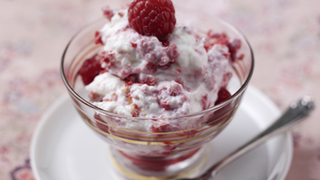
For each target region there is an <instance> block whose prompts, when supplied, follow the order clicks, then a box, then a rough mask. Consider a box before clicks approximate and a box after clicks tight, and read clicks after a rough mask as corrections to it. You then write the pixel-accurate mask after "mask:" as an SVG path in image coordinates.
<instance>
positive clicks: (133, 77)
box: [124, 74, 139, 86]
mask: <svg viewBox="0 0 320 180" xmlns="http://www.w3.org/2000/svg"><path fill="white" fill-rule="evenodd" d="M124 81H125V82H126V86H131V85H132V84H134V83H139V76H138V74H131V75H129V76H128V77H126V78H125V79H124Z"/></svg>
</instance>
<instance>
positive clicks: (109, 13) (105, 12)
mask: <svg viewBox="0 0 320 180" xmlns="http://www.w3.org/2000/svg"><path fill="white" fill-rule="evenodd" d="M102 12H103V16H104V17H106V18H107V19H108V20H109V21H110V20H111V18H112V17H113V16H114V12H113V10H112V9H111V8H110V7H109V6H104V7H103V8H102Z"/></svg>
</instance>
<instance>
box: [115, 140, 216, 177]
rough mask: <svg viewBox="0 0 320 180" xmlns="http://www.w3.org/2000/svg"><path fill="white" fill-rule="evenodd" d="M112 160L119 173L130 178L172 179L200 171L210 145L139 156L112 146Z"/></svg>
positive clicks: (206, 158)
mask: <svg viewBox="0 0 320 180" xmlns="http://www.w3.org/2000/svg"><path fill="white" fill-rule="evenodd" d="M110 152H111V153H110V161H111V163H112V165H113V167H114V169H115V170H116V171H117V173H118V174H119V175H120V176H122V177H124V178H125V179H128V180H129V179H130V180H170V179H175V178H182V177H188V176H190V175H192V174H195V173H196V172H198V171H199V170H200V169H201V168H202V167H204V165H205V164H206V162H207V160H208V157H209V153H210V147H209V146H203V147H201V148H199V149H196V150H193V151H190V152H188V153H184V154H181V153H180V154H176V155H172V157H169V158H168V156H166V157H163V158H162V157H158V158H148V157H137V156H130V155H128V154H125V153H124V152H122V151H119V150H117V149H116V148H112V147H111V151H110Z"/></svg>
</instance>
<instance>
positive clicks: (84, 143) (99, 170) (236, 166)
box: [31, 87, 292, 180]
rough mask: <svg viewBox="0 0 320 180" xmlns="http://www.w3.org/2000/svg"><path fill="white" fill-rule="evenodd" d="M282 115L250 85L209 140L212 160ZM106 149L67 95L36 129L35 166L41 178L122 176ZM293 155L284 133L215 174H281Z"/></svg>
mask: <svg viewBox="0 0 320 180" xmlns="http://www.w3.org/2000/svg"><path fill="white" fill-rule="evenodd" d="M279 115H280V112H279V110H278V109H277V107H276V106H275V105H274V104H273V103H272V102H271V101H270V100H269V99H268V98H267V97H266V96H265V95H264V94H262V93H261V92H260V91H258V90H257V89H255V88H254V87H249V88H248V89H247V92H246V94H245V95H244V97H243V100H242V103H241V105H240V107H239V110H238V111H237V113H236V115H235V119H234V120H233V121H232V122H231V123H230V125H229V126H228V127H227V128H226V129H225V130H224V131H223V132H222V133H221V134H220V135H219V136H218V137H216V139H214V140H213V141H212V142H211V143H210V145H211V146H212V150H213V152H212V153H211V154H210V161H208V162H211V163H213V162H215V161H217V160H218V159H219V157H223V156H225V155H227V154H228V153H230V152H231V151H232V150H234V149H236V148H237V147H239V146H240V145H241V144H243V143H244V142H246V141H248V140H249V139H250V138H251V137H253V136H254V135H256V134H258V133H259V132H260V131H262V130H263V129H264V128H265V127H267V126H268V125H269V124H271V123H272V121H274V120H275V119H276V118H277V117H278V116H279ZM108 151H109V148H108V145H107V144H106V143H105V142H103V141H102V140H101V139H99V138H98V137H97V136H96V135H95V134H94V133H93V132H92V131H91V130H90V129H89V127H87V126H86V125H85V123H84V122H83V121H82V120H81V118H80V117H79V116H78V114H77V112H76V110H75V109H74V107H73V105H72V102H71V100H70V98H69V97H68V96H67V95H65V96H63V97H62V98H60V99H59V100H58V101H57V102H56V103H55V104H54V105H52V107H51V108H49V109H48V111H47V112H46V113H45V114H44V115H43V117H42V118H41V120H40V122H39V124H38V126H37V128H36V130H35V133H34V136H33V139H32V143H31V166H32V170H33V172H34V175H35V178H36V179H37V180H120V179H122V178H120V177H118V176H117V174H116V173H115V172H114V171H113V169H112V168H111V165H110V164H109V161H108V157H109V153H108ZM291 158H292V137H291V134H290V133H286V134H283V135H279V136H277V137H274V138H272V139H270V140H269V141H268V142H267V143H265V144H263V145H261V146H260V147H259V148H257V149H255V150H253V151H251V152H249V153H248V154H246V155H245V156H243V157H241V158H240V159H238V160H236V161H235V162H234V163H232V164H230V165H229V166H227V167H226V168H225V169H224V170H222V171H221V172H220V173H218V175H217V176H216V178H215V180H223V179H225V180H233V179H236V180H283V179H285V176H286V174H287V172H288V169H289V166H290V163H291ZM207 165H208V164H207Z"/></svg>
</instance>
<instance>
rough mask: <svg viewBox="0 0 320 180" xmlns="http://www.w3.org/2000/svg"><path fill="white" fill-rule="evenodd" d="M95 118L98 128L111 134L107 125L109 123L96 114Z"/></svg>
mask: <svg viewBox="0 0 320 180" xmlns="http://www.w3.org/2000/svg"><path fill="white" fill-rule="evenodd" d="M94 118H95V122H96V123H95V124H96V126H97V127H98V128H99V129H101V130H102V131H104V132H107V133H109V126H108V125H106V124H107V123H106V122H105V121H104V120H103V119H102V118H101V116H100V115H99V114H97V113H95V114H94Z"/></svg>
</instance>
